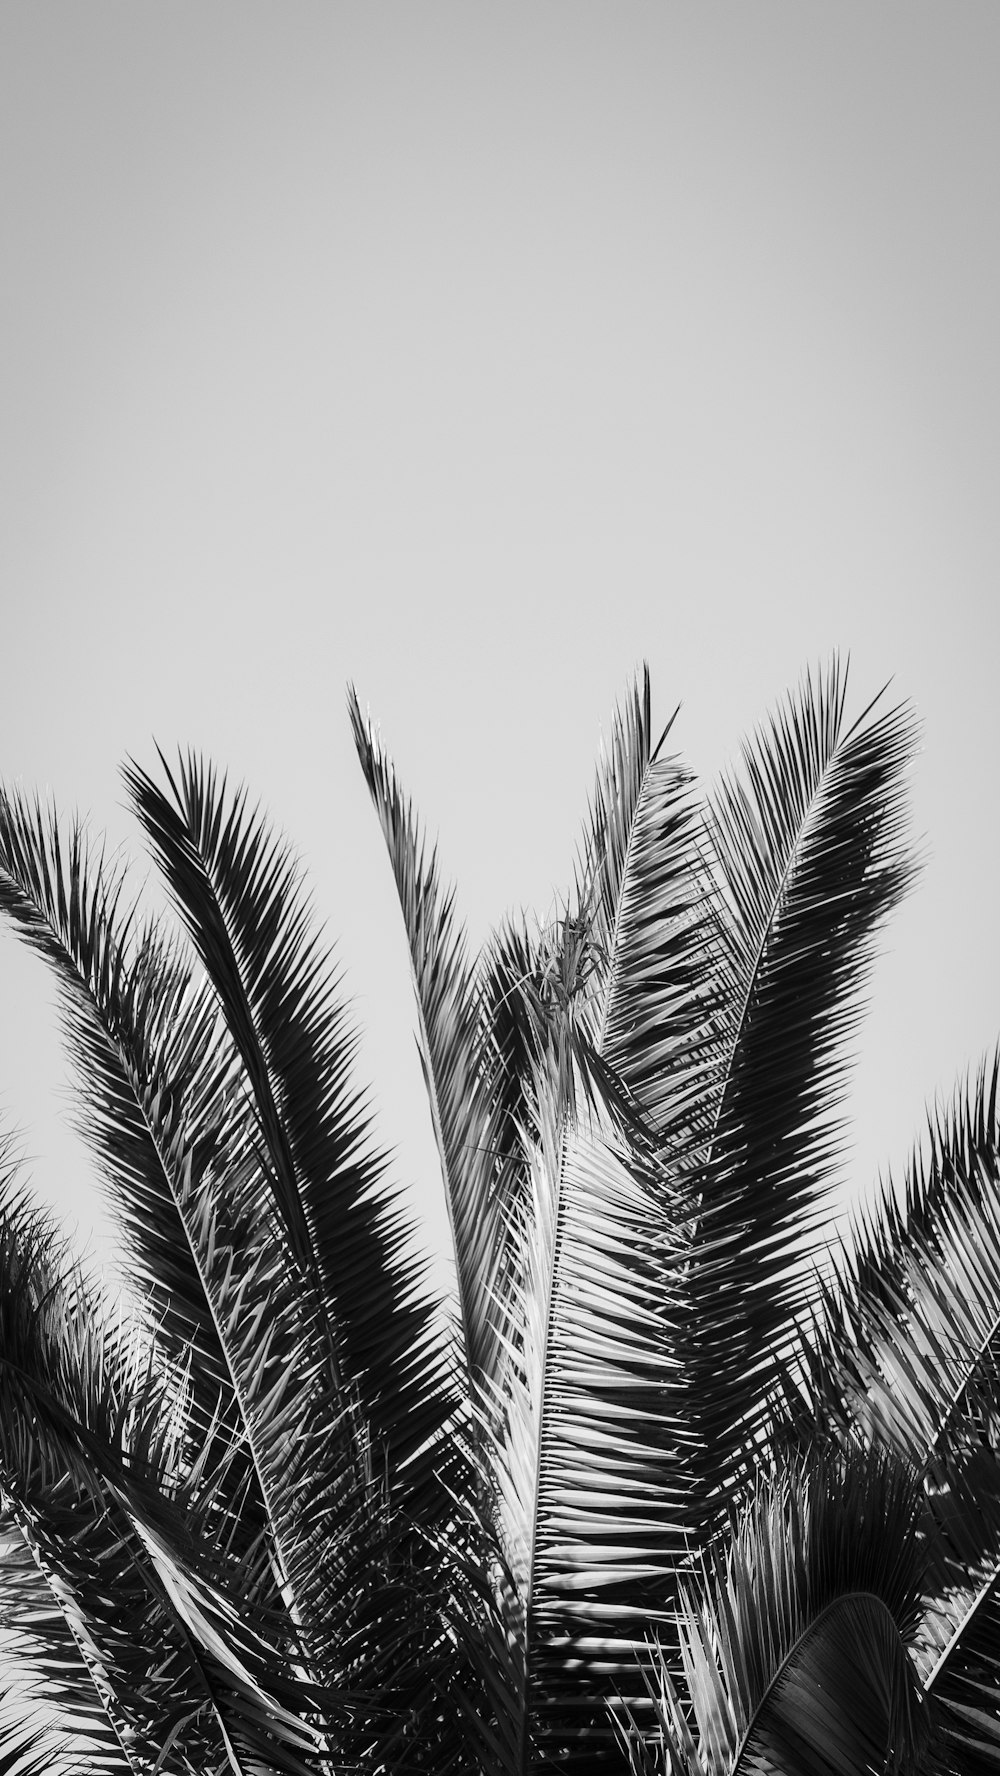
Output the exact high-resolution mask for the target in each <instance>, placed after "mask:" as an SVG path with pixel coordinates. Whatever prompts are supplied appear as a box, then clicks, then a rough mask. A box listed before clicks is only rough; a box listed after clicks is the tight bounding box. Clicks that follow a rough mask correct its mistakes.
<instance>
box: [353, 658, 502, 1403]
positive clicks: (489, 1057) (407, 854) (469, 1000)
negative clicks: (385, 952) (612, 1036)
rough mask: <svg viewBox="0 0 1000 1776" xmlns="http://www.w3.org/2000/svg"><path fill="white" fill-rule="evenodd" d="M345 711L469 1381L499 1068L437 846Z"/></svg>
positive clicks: (490, 1243) (494, 1246) (482, 1291)
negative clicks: (368, 817)
mask: <svg viewBox="0 0 1000 1776" xmlns="http://www.w3.org/2000/svg"><path fill="white" fill-rule="evenodd" d="M348 708H349V713H350V717H351V723H352V727H353V730H354V739H355V743H356V745H357V749H358V756H359V758H360V760H361V767H362V770H363V771H364V774H365V780H366V782H367V784H368V788H369V790H370V792H371V796H372V800H373V802H374V804H375V809H376V812H377V814H378V817H379V821H380V823H381V826H382V831H383V835H384V837H385V841H386V845H387V847H388V851H389V859H390V862H391V864H392V869H393V875H394V877H395V881H396V890H397V893H398V895H399V902H400V907H401V909H402V914H403V923H404V926H405V928H406V936H407V941H408V943H409V947H410V960H411V963H412V968H413V983H414V990H415V993H416V999H417V1011H418V1016H419V1023H420V1035H419V1049H420V1060H421V1065H422V1067H423V1072H424V1079H425V1082H426V1085H427V1094H428V1099H429V1102H430V1109H431V1121H432V1123H433V1127H434V1135H435V1139H436V1142H437V1147H438V1154H439V1156H440V1161H441V1173H442V1179H443V1182H444V1187H445V1199H446V1202H447V1206H448V1214H449V1218H450V1223H451V1233H452V1241H453V1246H454V1256H455V1266H456V1279H457V1284H458V1300H459V1317H460V1325H461V1333H462V1338H463V1344H464V1353H465V1360H466V1363H467V1365H468V1370H469V1375H470V1377H471V1378H472V1380H473V1382H474V1383H478V1381H479V1379H480V1378H481V1377H489V1376H492V1375H493V1373H494V1371H495V1367H496V1360H497V1333H496V1327H495V1325H494V1323H493V1317H492V1311H491V1299H492V1293H493V1287H492V1285H493V1278H494V1273H495V1269H496V1265H497V1262H498V1254H499V1251H500V1247H501V1244H502V1241H503V1213H502V1201H503V1199H502V1196H501V1195H500V1193H499V1192H498V1191H497V1190H496V1189H495V1187H494V1178H495V1173H496V1170H497V1167H498V1165H502V1156H498V1155H497V1154H496V1153H495V1150H494V1148H493V1147H492V1145H491V1143H492V1141H494V1140H495V1139H496V1134H497V1130H496V1128H495V1120H494V1119H491V1115H490V1111H491V1105H492V1104H493V1102H494V1099H495V1097H496V1094H497V1093H498V1091H499V1092H502V1091H503V1089H504V1080H505V1078H506V1070H505V1066H504V1056H503V1054H502V1052H499V1051H498V1049H497V1046H496V1043H495V1041H494V1039H493V1036H492V1033H491V1032H490V1031H489V1030H487V1029H484V1027H483V1021H482V1018H481V1015H480V1011H481V1000H480V995H479V994H478V993H477V990H476V983H475V979H474V971H473V968H472V965H471V963H470V961H469V957H468V946H467V942H466V938H465V934H464V931H463V930H462V929H461V928H460V927H459V926H458V925H457V924H456V920H455V909H454V892H453V891H452V890H448V889H446V888H444V887H443V886H442V884H441V881H440V878H439V873H438V861H437V853H436V851H434V850H428V848H427V845H426V842H425V841H424V840H423V838H422V837H421V833H420V829H419V826H418V824H417V820H416V816H415V814H414V812H413V808H412V806H411V804H410V803H409V802H408V801H407V800H406V799H405V797H404V795H403V793H402V790H401V789H400V787H399V784H398V782H397V778H396V773H395V770H394V768H393V765H392V763H391V761H390V760H389V758H388V757H387V756H386V754H385V752H384V750H383V748H382V745H381V742H380V740H379V737H378V735H377V733H376V732H375V730H374V729H373V728H372V726H371V724H370V722H368V721H367V720H366V719H365V717H364V716H363V715H362V713H361V708H360V705H359V703H358V700H357V697H356V695H355V693H354V691H353V689H352V690H351V691H350V692H349V695H348Z"/></svg>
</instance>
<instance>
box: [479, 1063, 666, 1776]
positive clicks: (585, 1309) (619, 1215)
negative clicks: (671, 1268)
mask: <svg viewBox="0 0 1000 1776" xmlns="http://www.w3.org/2000/svg"><path fill="white" fill-rule="evenodd" d="M576 1101H577V1103H578V1105H579V1104H580V1103H581V1102H582V1096H581V1092H580V1091H579V1090H578V1092H577V1094H576ZM531 1126H532V1128H533V1130H535V1131H537V1133H536V1138H535V1139H534V1140H533V1142H532V1143H531V1144H530V1145H529V1148H528V1152H529V1194H528V1197H527V1199H526V1200H524V1201H521V1200H519V1201H518V1204H517V1208H516V1210H515V1211H514V1212H513V1215H514V1225H513V1226H512V1229H511V1233H512V1246H513V1249H514V1251H515V1253H516V1262H515V1263H514V1264H513V1265H512V1269H511V1277H512V1279H513V1281H512V1290H511V1296H512V1298H511V1299H510V1300H507V1301H504V1302H502V1303H501V1304H500V1307H499V1311H498V1321H499V1322H500V1323H502V1324H503V1325H504V1326H505V1327H506V1328H507V1343H506V1362H505V1365H504V1367H503V1369H502V1370H501V1371H500V1373H499V1376H498V1381H497V1384H496V1398H495V1401H494V1411H493V1413H492V1423H493V1424H495V1425H498V1426H499V1427H500V1429H499V1430H498V1431H496V1432H494V1433H493V1434H492V1438H491V1442H490V1445H489V1447H490V1452H491V1453H490V1479H491V1484H492V1488H493V1490H494V1492H495V1496H496V1499H497V1510H498V1524H499V1531H500V1542H501V1548H502V1553H503V1562H502V1566H501V1568H500V1571H501V1573H502V1574H507V1575H509V1582H507V1581H505V1583H504V1585H503V1587H502V1589H501V1592H500V1593H499V1594H498V1599H497V1613H498V1617H499V1620H500V1621H501V1622H503V1623H504V1625H505V1631H506V1637H507V1648H508V1652H507V1658H506V1661H505V1665H506V1669H507V1672H508V1677H507V1686H506V1694H507V1696H508V1698H509V1699H508V1702H507V1706H506V1711H505V1718H507V1719H508V1720H509V1721H510V1722H511V1725H510V1728H509V1731H508V1734H507V1740H506V1743H507V1744H508V1750H509V1754H510V1758H511V1760H512V1761H510V1762H509V1763H508V1764H504V1765H502V1766H500V1765H498V1766H497V1767H498V1768H501V1767H502V1768H503V1769H505V1770H507V1769H509V1770H510V1771H516V1770H519V1769H520V1768H521V1767H522V1762H519V1761H518V1760H522V1761H523V1759H524V1758H525V1757H526V1756H527V1755H528V1751H527V1748H528V1745H529V1744H531V1745H533V1746H534V1748H535V1751H534V1753H533V1755H537V1756H539V1757H541V1756H547V1757H553V1756H555V1755H556V1748H557V1747H558V1746H560V1745H572V1747H573V1757H574V1760H575V1762H574V1768H580V1769H583V1768H589V1767H590V1765H589V1763H588V1761H587V1760H588V1759H592V1760H594V1761H595V1762H596V1763H600V1762H601V1761H602V1760H604V1759H606V1758H607V1757H608V1756H609V1755H610V1753H611V1748H612V1741H613V1735H612V1729H611V1723H610V1722H609V1720H608V1717H607V1714H606V1710H605V1707H604V1702H603V1697H604V1695H605V1694H606V1692H607V1689H608V1687H609V1685H610V1686H611V1687H613V1688H615V1689H618V1690H621V1692H622V1693H624V1694H625V1695H632V1694H633V1692H634V1687H635V1685H636V1684H638V1683H639V1681H640V1680H639V1671H638V1665H637V1661H636V1654H637V1651H638V1649H639V1648H641V1646H642V1644H643V1640H644V1636H645V1633H646V1630H647V1627H648V1625H649V1623H650V1621H652V1620H656V1619H657V1616H658V1615H659V1616H660V1617H661V1618H662V1617H663V1615H664V1614H665V1611H666V1609H667V1606H668V1603H669V1599H670V1596H671V1590H672V1575H673V1573H674V1572H675V1570H676V1568H677V1566H678V1564H679V1563H680V1562H681V1561H682V1559H683V1557H684V1553H685V1541H684V1512H683V1502H684V1498H685V1496H686V1494H685V1472H684V1466H685V1464H684V1452H683V1451H682V1450H680V1449H678V1447H677V1444H676V1441H675V1440H674V1434H673V1433H674V1432H675V1431H676V1430H677V1429H678V1427H677V1426H676V1424H675V1423H674V1422H673V1421H671V1419H670V1416H669V1410H670V1383H671V1381H672V1379H673V1375H672V1359H671V1355H670V1348H669V1347H670V1332H671V1331H672V1326H671V1323H670V1319H669V1316H668V1313H667V1311H666V1303H665V1301H664V1299H663V1297H664V1295H665V1294H667V1295H669V1273H668V1270H667V1268H666V1267H665V1265H664V1263H663V1255H662V1251H661V1249H660V1244H659V1242H658V1240H657V1238H656V1237H655V1234H654V1232H653V1230H654V1229H655V1227H656V1219H657V1218H656V1215H655V1212H654V1211H655V1199H654V1198H653V1197H652V1195H651V1194H650V1191H649V1189H648V1188H647V1187H645V1185H644V1180H643V1179H642V1177H641V1176H638V1175H637V1174H636V1172H635V1170H634V1164H633V1155H632V1152H631V1149H630V1147H629V1145H628V1143H627V1141H625V1140H623V1139H622V1138H621V1136H620V1133H619V1132H618V1131H617V1130H616V1128H615V1125H614V1123H613V1122H612V1121H611V1120H610V1119H609V1118H608V1117H607V1116H605V1115H603V1114H602V1106H601V1101H600V1099H599V1098H596V1097H595V1100H594V1103H593V1107H592V1109H591V1111H590V1113H589V1114H588V1115H587V1116H586V1117H584V1116H583V1115H581V1114H579V1113H578V1114H576V1115H575V1116H570V1115H569V1114H568V1107H567V1097H566V1093H565V1089H564V1080H563V1070H562V1067H561V1065H560V1060H559V1056H558V1055H557V1054H556V1053H555V1052H552V1051H549V1052H548V1053H547V1055H545V1056H543V1057H542V1060H541V1061H540V1063H539V1065H538V1067H537V1069H536V1075H535V1101H534V1107H533V1113H532V1119H531ZM682 1429H683V1428H682V1427H681V1430H682ZM492 1655H493V1658H494V1659H495V1658H496V1656H497V1649H496V1646H495V1645H493V1647H492ZM518 1722H519V1727H518V1725H517V1723H518ZM581 1759H582V1760H583V1761H582V1762H581V1761H580V1760H581Z"/></svg>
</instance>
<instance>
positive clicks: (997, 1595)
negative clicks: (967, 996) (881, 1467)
mask: <svg viewBox="0 0 1000 1776" xmlns="http://www.w3.org/2000/svg"><path fill="white" fill-rule="evenodd" d="M998 1076H1000V1057H996V1056H995V1057H994V1059H993V1061H992V1062H991V1063H989V1064H984V1065H983V1066H982V1067H981V1068H980V1069H979V1072H978V1074H977V1076H976V1077H975V1079H974V1080H972V1081H971V1082H970V1083H969V1085H968V1086H967V1087H964V1088H961V1089H960V1090H959V1091H958V1092H957V1093H956V1095H955V1098H954V1101H953V1103H952V1105H951V1107H950V1109H949V1110H948V1111H947V1112H946V1113H945V1114H942V1115H937V1116H935V1117H934V1118H932V1120H931V1123H930V1127H929V1131H928V1137H927V1140H926V1142H925V1143H924V1145H923V1148H922V1149H918V1151H917V1152H916V1154H915V1155H914V1158H913V1161H912V1163H911V1165H910V1168H909V1170H908V1174H907V1177H906V1181H905V1189H904V1192H903V1196H902V1201H900V1199H899V1197H898V1195H897V1193H896V1191H895V1189H894V1187H893V1185H892V1182H891V1180H887V1181H885V1182H884V1183H883V1186H882V1190H881V1192H880V1199H879V1201H878V1203H877V1204H876V1205H874V1206H873V1208H872V1209H871V1210H869V1212H868V1214H867V1215H866V1217H865V1223H864V1224H863V1226H862V1228H861V1229H859V1234H860V1237H859V1240H858V1243H857V1246H856V1248H855V1250H854V1251H853V1252H852V1253H851V1255H850V1256H849V1257H845V1258H844V1259H843V1260H842V1262H841V1264H840V1266H839V1269H838V1273H837V1275H836V1277H835V1280H834V1282H833V1283H832V1284H831V1285H830V1286H829V1288H828V1290H827V1293H826V1298H825V1302H824V1314H823V1317H822V1320H821V1321H820V1324H819V1325H818V1327H817V1332H816V1336H815V1338H814V1341H813V1343H812V1346H811V1349H810V1350H809V1352H808V1353H807V1356H806V1364H805V1368H806V1374H807V1376H808V1380H809V1387H810V1389H811V1396H812V1397H811V1415H812V1417H813V1419H814V1421H815V1422H817V1423H825V1424H832V1423H835V1422H836V1421H837V1420H838V1419H839V1420H840V1421H841V1422H853V1423H857V1424H863V1425H865V1426H867V1427H869V1429H870V1431H871V1432H872V1433H873V1434H877V1435H878V1436H880V1437H881V1438H882V1439H884V1440H886V1441H888V1442H890V1443H892V1445H893V1446H894V1447H895V1448H897V1449H898V1450H900V1451H902V1452H903V1453H905V1455H906V1456H907V1458H908V1459H909V1460H910V1461H911V1462H912V1463H913V1464H914V1465H915V1466H916V1468H917V1469H918V1471H919V1472H921V1473H922V1474H923V1475H924V1477H925V1492H926V1503H925V1518H926V1527H925V1534H926V1536H927V1539H928V1545H929V1548H930V1550H931V1553H932V1556H933V1561H932V1570H931V1573H930V1576H929V1580H928V1588H927V1598H926V1601H925V1608H924V1614H923V1619H922V1622H921V1626H920V1631H919V1634H918V1637H917V1643H916V1648H915V1656H916V1659H917V1664H918V1668H919V1670H920V1673H921V1677H922V1681H923V1682H924V1684H925V1687H926V1689H927V1692H928V1694H929V1695H931V1696H932V1697H933V1698H934V1699H935V1702H938V1701H940V1703H941V1708H940V1714H941V1731H942V1733H943V1735H944V1738H945V1740H946V1741H947V1742H949V1743H950V1744H951V1746H952V1750H953V1753H954V1755H955V1756H956V1757H957V1758H958V1761H959V1765H960V1767H961V1768H962V1769H963V1770H964V1769H966V1768H968V1769H969V1770H975V1771H978V1770H980V1769H986V1768H994V1767H995V1763H996V1760H997V1758H998V1757H1000V1729H998V1728H997V1726H996V1720H997V1715H998V1711H1000V1635H998V1624H1000V1119H998Z"/></svg>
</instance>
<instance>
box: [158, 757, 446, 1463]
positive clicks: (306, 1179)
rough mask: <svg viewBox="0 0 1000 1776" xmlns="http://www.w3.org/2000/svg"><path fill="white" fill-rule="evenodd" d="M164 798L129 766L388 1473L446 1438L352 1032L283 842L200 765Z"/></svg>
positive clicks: (281, 1201)
mask: <svg viewBox="0 0 1000 1776" xmlns="http://www.w3.org/2000/svg"><path fill="white" fill-rule="evenodd" d="M164 770H165V773H166V777H167V782H168V785H169V792H170V793H169V794H167V793H165V792H164V791H163V790H161V789H160V788H159V786H158V785H157V784H156V783H154V781H153V780H152V779H151V778H150V777H149V776H148V775H147V774H146V773H145V772H143V771H141V770H140V769H139V768H138V767H136V766H130V767H129V769H128V770H127V772H126V782H127V784H128V787H129V789H130V792H131V795H132V798H133V802H134V804H135V807H136V810H137V812H138V815H139V818H140V820H141V821H142V823H143V826H144V827H145V829H146V831H147V833H148V834H149V837H150V839H151V841H152V844H153V847H154V854H155V856H156V858H157V861H158V862H159V864H160V866H161V868H162V870H163V872H164V875H165V876H166V879H167V882H168V884H169V886H170V889H171V892H172V893H173V895H174V898H175V901H176V903H177V905H178V907H179V909H180V911H181V914H182V916H183V918H184V921H185V924H186V926H187V929H188V931H189V933H190V935H191V938H192V940H193V942H194V945H195V948H196V949H197V951H198V954H199V956H200V957H201V960H202V962H203V963H204V965H205V968H206V970H207V973H208V976H209V979H210V981H211V983H212V985H213V987H214V988H215V991H216V994H217V996H218V1002H219V1006H220V1009H221V1012H222V1015H223V1017H224V1019H225V1025H226V1028H227V1030H228V1031H229V1032H230V1034H231V1035H232V1037H233V1039H234V1041H235V1044H236V1047H237V1048H238V1050H239V1056H240V1060H241V1061H242V1065H243V1072H244V1077H245V1081H246V1086H247V1090H248V1094H249V1098H250V1100H251V1102H252V1105H253V1112H254V1120H255V1123H256V1126H257V1129H258V1130H259V1135H260V1141H261V1144H262V1146H263V1151H264V1153H265V1154H266V1173H267V1181H268V1184H269V1187H270V1191H271V1194H272V1197H273V1200H274V1204H275V1208H276V1210H277V1213H278V1215H279V1216H280V1219H281V1223H282V1226H283V1229H284V1232H285V1235H286V1237H287V1240H288V1244H289V1246H290V1249H291V1253H292V1255H293V1258H294V1261H295V1263H296V1265H297V1267H298V1270H299V1272H300V1274H301V1276H302V1279H303V1281H304V1282H305V1283H306V1284H307V1285H308V1286H309V1288H310V1291H311V1294H312V1297H313V1300H314V1303H315V1307H316V1310H317V1315H318V1319H319V1322H320V1325H321V1327H322V1330H323V1336H324V1341H325V1343H326V1346H327V1350H328V1353H329V1359H330V1363H331V1367H332V1378H333V1381H334V1385H335V1386H338V1387H341V1386H347V1387H353V1388H355V1389H357V1391H358V1394H359V1397H360V1399H361V1401H362V1403H363V1406H364V1410H365V1412H366V1415H367V1417H368V1419H369V1420H370V1422H371V1425H372V1430H373V1433H374V1434H375V1435H376V1436H378V1437H379V1439H380V1442H381V1443H383V1444H384V1446H385V1450H386V1454H387V1457H388V1459H389V1462H390V1466H391V1468H392V1469H394V1470H395V1469H397V1468H400V1467H403V1466H405V1464H406V1463H407V1461H408V1460H410V1459H411V1458H412V1457H413V1455H414V1454H415V1452H416V1451H418V1450H419V1449H420V1448H422V1447H423V1446H424V1445H425V1444H426V1443H427V1442H428V1440H429V1439H430V1437H431V1436H432V1434H433V1433H434V1432H435V1431H436V1430H438V1429H439V1428H440V1420H439V1418H435V1416H434V1406H435V1402H436V1401H437V1400H438V1399H439V1398H440V1393H441V1390H440V1387H438V1388H434V1387H429V1386H428V1382H429V1379H430V1375H431V1371H432V1366H433V1361H434V1358H433V1352H432V1351H431V1350H430V1349H429V1332H428V1318H429V1304H428V1303H426V1302H422V1301H421V1299H420V1297H419V1294H418V1289H417V1271H416V1268H415V1266H414V1264H413V1262H412V1261H408V1260H407V1258H406V1256H405V1251H404V1247H405V1244H406V1240H407V1237H408V1234H409V1231H410V1229H409V1227H408V1224H407V1223H406V1222H405V1221H404V1220H403V1218H402V1216H401V1214H400V1212H399V1209H398V1206H397V1205H396V1204H395V1203H393V1202H392V1201H391V1200H390V1199H389V1197H388V1195H387V1191H386V1187H385V1184H384V1180H383V1177H382V1172H383V1162H382V1161H381V1160H380V1159H379V1158H378V1157H377V1156H376V1155H375V1154H374V1153H373V1152H372V1150H371V1146H370V1139H369V1131H368V1126H367V1120H366V1117H365V1114H364V1106H363V1103H362V1102H361V1100H360V1099H359V1096H358V1094H357V1092H356V1091H355V1089H354V1087H353V1085H352V1083H351V1077H350V1064H351V1061H352V1059H353V1055H354V1052H355V1049H356V1038H355V1036H354V1034H353V1032H352V1031H351V1030H350V1028H349V1026H348V1023H347V1018H346V1013H345V1010H344V1008H343V1006H342V1005H341V1004H340V1003H339V1002H338V1000H337V998H336V996H335V995H336V987H337V982H336V979H335V977H334V975H333V973H332V971H331V969H330V966H329V962H328V959H327V957H326V955H325V954H324V952H323V949H322V947H321V945H320V943H319V940H318V938H317V936H316V935H315V934H314V933H313V932H312V931H311V928H310V919H309V907H308V903H307V901H306V898H305V896H304V894H303V892H302V889H301V887H300V884H299V881H298V875H297V871H296V868H295V865H294V862H293V859H292V858H291V856H290V855H289V853H288V851H287V849H286V847H284V846H283V845H282V844H281V843H279V842H278V841H276V840H275V839H273V838H272V837H271V836H270V834H269V833H268V830H267V827H266V825H265V823H264V821H263V820H262V819H261V817H260V815H259V814H255V813H253V812H251V811H250V810H249V809H248V806H247V799H246V794H245V792H244V791H239V792H237V793H236V794H235V795H233V796H228V795H227V792H226V785H225V782H224V781H223V782H222V783H219V782H217V780H216V777H215V774H214V772H213V771H212V770H211V769H210V768H208V767H205V766H203V765H202V764H200V763H199V761H197V760H196V759H194V758H193V757H189V758H188V759H187V760H183V759H182V760H181V762H180V765H179V769H178V773H177V776H176V777H174V775H173V774H172V773H171V772H170V771H169V770H168V769H167V767H166V765H165V764H164Z"/></svg>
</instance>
